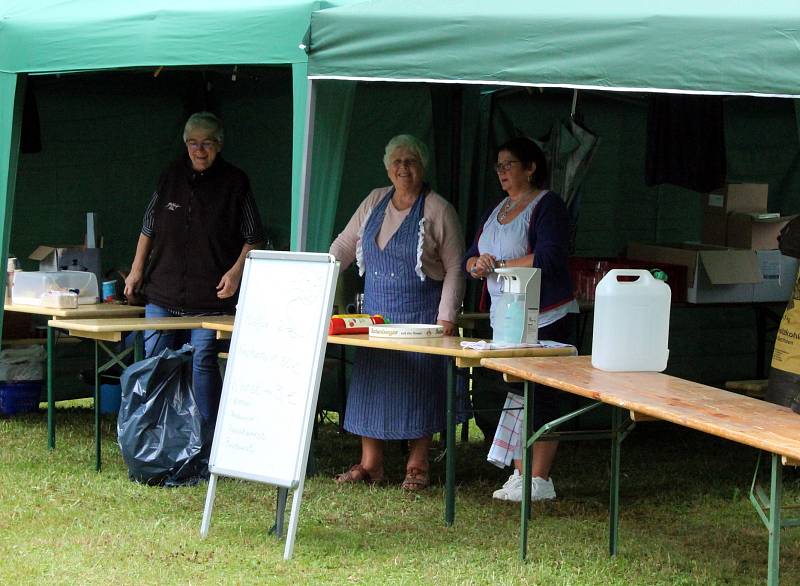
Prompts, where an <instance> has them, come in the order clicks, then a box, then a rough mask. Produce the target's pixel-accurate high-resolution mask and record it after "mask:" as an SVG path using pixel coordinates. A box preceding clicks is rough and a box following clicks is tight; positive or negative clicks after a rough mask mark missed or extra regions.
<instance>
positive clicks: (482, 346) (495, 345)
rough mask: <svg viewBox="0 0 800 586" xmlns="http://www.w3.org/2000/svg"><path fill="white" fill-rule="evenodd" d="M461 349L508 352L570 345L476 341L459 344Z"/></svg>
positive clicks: (568, 345) (541, 341)
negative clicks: (513, 349) (519, 349)
mask: <svg viewBox="0 0 800 586" xmlns="http://www.w3.org/2000/svg"><path fill="white" fill-rule="evenodd" d="M461 347H462V348H469V349H470V350H508V349H510V348H568V347H570V344H562V343H561V342H553V341H552V340H539V341H538V342H537V343H536V344H512V343H509V342H497V341H495V340H489V341H488V342H487V341H486V340H478V341H477V342H461Z"/></svg>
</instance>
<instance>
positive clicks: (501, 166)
mask: <svg viewBox="0 0 800 586" xmlns="http://www.w3.org/2000/svg"><path fill="white" fill-rule="evenodd" d="M521 162H522V161H506V162H505V163H497V164H496V165H495V166H494V170H495V172H496V173H502V172H503V171H510V170H511V167H513V166H514V163H521Z"/></svg>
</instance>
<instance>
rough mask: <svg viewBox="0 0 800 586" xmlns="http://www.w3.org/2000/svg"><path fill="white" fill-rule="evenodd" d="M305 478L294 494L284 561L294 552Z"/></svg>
mask: <svg viewBox="0 0 800 586" xmlns="http://www.w3.org/2000/svg"><path fill="white" fill-rule="evenodd" d="M304 481H305V478H301V479H300V484H299V486H298V487H297V489H296V490H295V491H294V493H293V494H292V514H291V516H290V517H289V532H288V533H287V534H286V547H284V548H283V559H284V560H288V559H291V557H292V552H293V551H294V536H295V534H296V533H297V522H298V520H299V519H300V501H302V500H303V483H304Z"/></svg>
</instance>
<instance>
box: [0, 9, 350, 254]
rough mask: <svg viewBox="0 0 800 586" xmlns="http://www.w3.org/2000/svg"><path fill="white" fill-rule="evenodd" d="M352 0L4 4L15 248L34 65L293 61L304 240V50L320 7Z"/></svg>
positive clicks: (70, 68)
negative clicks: (25, 107)
mask: <svg viewBox="0 0 800 586" xmlns="http://www.w3.org/2000/svg"><path fill="white" fill-rule="evenodd" d="M348 1H352V0H329V1H313V0H228V1H226V2H219V1H215V2H210V1H209V0H192V1H191V2H190V1H188V0H173V1H172V2H161V1H156V0H139V1H138V2H127V3H126V2H116V1H108V0H10V1H9V0H7V1H6V2H4V3H3V4H2V6H0V112H2V114H0V213H2V214H3V218H2V222H3V228H4V232H3V239H2V257H5V256H6V255H7V253H8V245H9V239H10V232H11V221H12V218H11V215H12V210H13V208H14V193H15V180H16V171H17V163H18V153H19V140H20V126H21V119H22V104H23V101H24V95H25V86H26V80H27V76H28V75H31V74H46V73H69V72H86V71H99V70H105V71H110V70H119V69H127V68H142V67H153V68H154V69H155V68H158V67H161V66H167V67H191V66H216V65H283V66H286V65H288V66H290V67H291V69H292V95H293V98H292V100H293V131H292V152H293V153H294V154H296V156H293V158H292V224H293V225H292V229H291V233H292V247H293V248H294V247H297V246H298V228H297V226H296V225H295V224H297V220H296V218H298V217H300V215H301V214H300V213H299V211H298V206H300V205H301V203H302V199H301V197H300V193H301V190H300V179H301V164H302V157H301V156H300V154H301V152H302V145H303V140H304V131H305V125H304V123H305V114H306V108H307V88H308V82H307V78H306V74H307V55H306V53H305V52H304V51H303V50H302V49H301V48H300V44H301V43H302V41H303V39H304V37H305V35H306V33H307V30H308V25H309V18H310V14H311V12H312V11H314V10H320V9H325V8H329V7H331V6H338V5H342V4H346V3H347V2H348Z"/></svg>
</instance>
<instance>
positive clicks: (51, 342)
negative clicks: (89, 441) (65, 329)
mask: <svg viewBox="0 0 800 586" xmlns="http://www.w3.org/2000/svg"><path fill="white" fill-rule="evenodd" d="M55 351H56V346H55V335H54V330H53V328H51V327H50V326H47V447H48V448H50V449H51V450H53V449H55V447H56V397H55V394H54V393H55V390H54V389H53V371H54V370H55V369H54V368H53V366H54V364H53V363H54V361H55V356H54V354H55Z"/></svg>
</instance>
